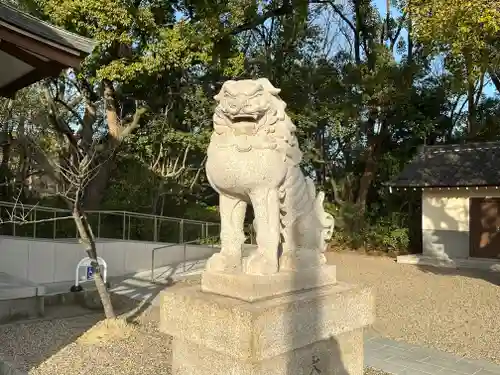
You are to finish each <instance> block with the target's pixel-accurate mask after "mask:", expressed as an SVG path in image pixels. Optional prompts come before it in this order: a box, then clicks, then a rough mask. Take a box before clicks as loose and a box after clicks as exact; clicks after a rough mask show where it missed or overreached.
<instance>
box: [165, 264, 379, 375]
mask: <svg viewBox="0 0 500 375" xmlns="http://www.w3.org/2000/svg"><path fill="white" fill-rule="evenodd" d="M326 270H327V268H325V269H323V270H322V271H321V270H318V269H316V270H314V269H312V270H311V271H310V272H316V273H317V272H319V275H323V276H322V277H319V283H320V284H322V283H323V284H324V283H325V280H326V278H327V276H326V273H325V272H326ZM308 272H309V271H308ZM212 276H213V275H212ZM240 276H241V277H243V279H242V280H244V282H246V283H248V282H250V283H251V282H252V280H251V279H247V278H248V275H240ZM289 276H290V275H289ZM281 277H282V279H281V280H282V281H281V282H278V284H279V285H280V287H279V288H278V289H280V288H283V286H284V285H285V284H286V283H287V282H285V281H283V280H287V276H283V275H282V276H281ZM303 277H304V278H303V279H299V281H298V282H297V283H298V284H297V285H299V284H300V282H301V280H302V282H305V283H306V284H307V285H308V286H309V287H311V285H313V284H312V280H313V279H314V277H313V276H311V275H310V276H309V277H307V276H304V275H303ZM214 278H219V280H222V276H221V275H216V276H213V277H211V278H209V279H206V280H205V281H207V280H209V281H210V282H208V284H207V282H205V289H207V288H206V287H207V285H212V286H213V287H214V288H215V284H214V283H213V281H214V280H215V279H214ZM231 280H232V281H231ZM321 280H323V282H321ZM255 281H256V280H253V282H255ZM240 282H241V281H239V280H238V277H237V276H235V275H233V276H228V279H227V280H226V283H229V284H226V285H221V288H222V289H223V290H224V291H225V294H231V293H232V292H231V287H230V286H231V285H232V286H233V287H234V288H235V289H233V290H237V286H238V284H239V283H240ZM265 282H266V283H268V284H267V285H268V286H269V287H270V288H271V289H272V288H273V286H272V281H271V282H270V280H266V281H265ZM269 282H270V283H269ZM231 283H232V284H231ZM288 283H290V284H289V285H290V286H293V285H292V284H293V283H292V281H291V279H289V281H288ZM261 284H262V285H265V284H264V283H261ZM259 285H260V284H259V283H258V282H257V283H256V284H255V283H254V287H253V288H252V287H247V289H245V290H243V292H241V290H239V291H238V293H236V294H238V295H237V296H236V297H237V298H234V297H228V296H223V295H220V294H214V293H209V292H205V291H202V290H201V288H200V286H194V287H186V288H182V289H177V290H174V291H168V290H166V291H164V292H162V304H161V320H160V321H161V323H160V329H161V331H162V332H164V333H166V334H169V335H171V336H173V338H174V339H173V363H172V373H173V374H174V375H229V374H234V375H264V374H265V375H311V374H322V375H330V374H332V375H333V374H337V375H362V374H363V327H365V326H367V325H369V324H371V323H372V322H373V316H374V299H373V295H372V292H371V290H370V289H367V288H361V287H357V286H353V285H348V284H344V283H340V282H339V283H335V284H331V285H322V286H319V287H315V288H314V287H312V288H309V289H305V288H303V287H299V286H297V287H295V288H292V289H295V291H293V292H291V293H288V294H280V295H275V296H269V295H268V296H267V297H266V298H261V297H262V296H263V288H261V287H260V286H259ZM301 289H302V290H301ZM281 291H282V292H284V290H281ZM273 293H278V290H274V291H273ZM268 294H269V293H268ZM244 299H250V300H252V302H249V301H245V300H244Z"/></svg>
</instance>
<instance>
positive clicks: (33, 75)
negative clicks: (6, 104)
mask: <svg viewBox="0 0 500 375" xmlns="http://www.w3.org/2000/svg"><path fill="white" fill-rule="evenodd" d="M63 68H64V67H63V66H61V65H59V64H57V65H56V66H54V68H53V69H52V70H50V71H49V70H45V71H43V70H38V69H35V70H32V71H31V72H29V73H27V74H25V75H24V76H22V77H20V78H18V79H16V80H15V81H13V82H11V83H9V84H7V85H6V86H4V87H2V88H1V89H0V96H3V97H5V98H13V97H14V95H15V93H16V92H17V91H18V90H21V89H22V88H24V87H26V86H29V85H32V84H33V83H35V82H38V81H41V80H42V79H44V78H47V77H57V76H58V75H59V73H60V72H61V70H62V69H63Z"/></svg>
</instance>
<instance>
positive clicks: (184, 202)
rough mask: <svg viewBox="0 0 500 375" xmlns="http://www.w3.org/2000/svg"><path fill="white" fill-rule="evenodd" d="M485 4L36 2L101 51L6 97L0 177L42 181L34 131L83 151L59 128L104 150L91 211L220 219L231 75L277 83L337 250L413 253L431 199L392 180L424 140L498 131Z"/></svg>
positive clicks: (31, 193) (491, 22)
mask: <svg viewBox="0 0 500 375" xmlns="http://www.w3.org/2000/svg"><path fill="white" fill-rule="evenodd" d="M445 3H446V4H445ZM487 3H488V1H483V2H479V3H478V4H479V5H477V6H475V5H470V4H472V3H471V2H458V1H452V2H444V1H443V2H440V0H432V1H428V2H423V1H422V2H419V1H417V0H415V2H413V3H410V4H406V3H395V4H393V5H394V7H392V8H390V9H389V11H387V12H380V11H379V10H378V9H377V8H376V7H375V4H374V2H372V1H369V0H347V1H344V2H342V3H336V2H330V1H321V0H309V1H307V0H266V1H263V0H238V1H236V0H234V1H233V0H230V1H225V2H218V1H217V2H216V1H208V2H207V1H197V0H192V1H186V0H172V1H160V0H158V1H156V0H155V1H147V2H146V1H127V0H119V1H116V0H29V1H24V5H25V6H27V8H28V9H30V10H31V11H32V12H34V13H36V14H37V15H38V16H40V17H42V18H45V19H47V20H49V21H51V22H53V23H56V24H58V25H60V26H63V27H65V28H67V29H69V30H71V31H74V32H78V33H80V34H82V35H85V36H88V37H92V38H95V39H96V40H97V41H98V47H97V48H96V50H95V51H94V53H93V54H92V55H91V56H90V57H89V58H88V59H87V60H86V61H85V63H84V64H83V66H82V67H81V69H80V70H79V71H76V72H65V73H64V74H63V75H61V77H59V78H58V79H55V80H52V81H48V82H45V83H44V84H42V85H38V86H37V85H35V86H33V87H31V88H29V89H26V90H24V91H22V92H20V93H19V100H17V99H16V101H15V105H13V103H12V102H8V101H3V102H0V110H3V111H4V112H2V114H4V113H9V115H8V116H7V117H5V116H4V117H1V118H2V123H1V125H2V126H3V127H2V129H3V130H2V134H4V133H5V134H7V138H6V139H8V142H7V143H3V145H8V146H9V147H8V148H7V147H5V148H4V149H3V154H2V158H3V159H2V165H1V168H2V169H1V172H0V173H2V176H5V177H2V178H5V179H6V182H7V185H8V186H17V185H21V186H25V187H28V186H29V185H30V184H32V182H30V181H33V180H30V179H28V177H27V175H26V174H23V173H19V170H24V169H23V168H25V169H26V168H27V170H30V171H33V172H40V173H41V174H43V173H44V172H43V168H41V167H40V166H39V165H38V164H37V162H36V160H34V158H33V157H32V155H33V150H30V149H22V148H19V147H18V146H16V147H14V145H15V144H16V142H15V141H16V139H17V137H18V132H20V133H22V132H21V131H20V130H19V129H21V130H22V129H23V126H21V124H29V125H30V126H29V128H30V131H33V132H35V133H36V134H43V137H40V142H37V144H38V145H39V146H40V148H42V149H44V150H45V151H48V154H49V155H53V157H54V158H57V157H61V155H64V152H67V150H68V149H67V146H68V142H70V141H71V137H69V136H68V134H67V133H65V132H64V131H63V129H61V128H60V127H58V126H55V125H57V124H60V123H65V124H66V125H67V126H68V127H69V128H70V129H72V131H73V132H75V133H76V134H84V133H85V132H87V133H85V134H92V137H94V138H97V139H98V140H99V143H100V145H101V147H100V148H99V151H98V154H99V155H98V159H99V163H101V164H100V172H99V173H98V175H97V176H96V177H95V178H94V179H93V180H92V184H90V185H89V188H88V194H87V195H86V199H87V201H88V205H89V207H94V208H107V209H120V210H129V211H141V212H145V213H155V214H160V215H166V216H184V217H190V218H193V219H205V220H216V219H217V209H216V206H217V195H216V194H215V193H214V191H213V190H212V189H211V188H210V187H209V185H208V183H207V181H206V178H205V174H204V170H203V168H204V162H205V151H206V147H207V144H208V141H209V136H210V133H211V129H212V128H211V127H212V124H211V117H212V113H213V106H214V101H213V99H212V98H213V96H214V94H215V93H216V92H217V91H218V89H219V88H220V86H221V84H222V82H223V81H224V80H226V79H229V78H252V77H261V76H266V77H269V78H270V79H271V81H272V82H273V83H274V84H275V85H276V86H279V87H280V88H281V89H282V94H281V95H282V97H283V99H284V100H285V101H286V102H287V104H288V107H287V108H288V112H289V114H290V116H291V118H292V119H293V121H294V123H295V124H296V125H297V127H298V136H299V137H300V142H301V147H302V149H303V151H304V155H305V157H304V162H303V169H304V171H305V172H306V173H308V174H309V175H310V176H311V177H312V178H313V179H314V180H315V182H316V184H317V185H318V187H319V188H321V189H323V190H325V192H326V195H327V200H328V209H329V211H331V212H332V213H333V214H334V215H335V216H336V218H337V220H336V221H337V224H338V230H337V231H336V241H337V243H342V244H348V245H349V246H352V245H354V246H366V247H376V248H381V249H385V250H388V249H393V250H397V249H407V248H408V247H411V240H412V236H413V234H412V233H414V232H417V233H418V220H415V218H419V217H420V216H419V212H418V210H419V199H420V198H419V196H418V194H416V193H415V194H414V193H413V192H412V193H411V194H409V193H404V192H402V193H392V194H390V193H389V192H388V190H387V189H386V188H385V187H384V186H383V182H385V181H387V180H389V179H390V178H391V177H393V176H394V175H396V174H397V173H399V172H400V171H401V169H402V168H403V166H404V165H405V163H407V162H408V161H409V160H410V159H411V158H412V156H413V155H414V154H415V152H416V149H417V147H418V146H419V145H422V144H424V143H426V144H439V143H454V142H462V141H464V140H467V139H477V140H496V139H497V138H498V135H499V125H500V122H499V120H498V118H499V116H498V114H499V112H500V105H499V101H498V98H485V97H484V88H485V86H486V85H487V84H488V82H489V79H490V78H494V76H495V75H494V72H495V71H496V70H495V69H496V67H498V65H495V64H496V63H495V60H494V56H496V55H495V53H496V52H495V49H494V45H495V43H496V42H495V40H496V39H492V38H491V36H495V35H496V34H495V33H497V32H498V28H497V26H495V25H497V24H496V22H498V19H499V18H498V17H496V18H495V17H494V16H495V15H494V14H492V12H494V11H496V10H495V9H496V8H495V9H493V10H488V12H486V13H485V15H481V14H480V13H481V12H480V10H484V9H485V7H486V5H485V4H487ZM466 4H469V5H466ZM474 4H476V3H474ZM467 6H472V8H473V13H472V15H471V16H464V13H463V12H464V11H466V10H467V9H469V8H467ZM450 9H451V10H454V11H453V12H451V11H450ZM430 10H432V15H433V16H432V17H428V14H429V11H430ZM450 14H453V16H451V15H450ZM485 17H486V18H485ZM478 25H479V26H478ZM480 25H483V26H480ZM475 27H476V28H478V27H479V29H480V30H479V31H478V32H477V33H475V32H473V31H472V30H475V29H474V28H475ZM404 31H407V32H404ZM471 34H474V35H473V36H472V38H473V41H472V42H471V41H470V40H468V39H467V36H471ZM485 54H488V58H487V59H486V58H485ZM439 56H444V57H445V58H444V60H443V59H438V58H437V57H439ZM485 61H487V62H488V64H486V63H485ZM47 90H48V91H47ZM47 93H48V94H49V95H48V96H47V95H46V94H47ZM24 98H30V99H29V100H28V99H24ZM9 103H10V104H9ZM2 108H4V109H2ZM9 108H10V109H9ZM14 108H15V112H12V111H14ZM48 109H51V110H52V112H51V113H55V114H57V117H56V119H58V121H56V122H55V123H54V117H50V116H47V113H48V112H47V111H48ZM8 111H11V112H8ZM23 111H25V112H26V115H23ZM0 115H1V114H0ZM7 118H8V119H9V120H8V121H7V120H6V119H7ZM23 119H24V120H23ZM21 120H23V121H21ZM24 128H27V127H26V126H24ZM89 130H91V131H90V133H89V132H88V131H89ZM42 139H43V142H41V140H42ZM23 152H24V154H23ZM22 160H24V162H23V163H24V164H23V163H21V161H22ZM21 165H25V166H26V165H27V167H21ZM13 191H14V189H11V190H9V191H5V194H10V195H12V192H13ZM25 191H26V197H24V199H26V200H29V199H31V200H39V199H40V194H41V193H40V192H39V189H33V187H32V186H31V185H30V188H29V189H25ZM248 219H249V220H251V214H249V217H248ZM415 228H416V229H415ZM141 231H142V232H141ZM148 231H151V228H149V227H147V226H144V227H142V228H140V229H138V232H141V233H143V232H144V233H146V232H148Z"/></svg>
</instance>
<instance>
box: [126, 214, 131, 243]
mask: <svg viewBox="0 0 500 375" xmlns="http://www.w3.org/2000/svg"><path fill="white" fill-rule="evenodd" d="M130 218H131V216H130V215H128V231H127V239H128V240H129V241H130V227H131V225H130Z"/></svg>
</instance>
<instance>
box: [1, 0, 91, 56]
mask: <svg viewBox="0 0 500 375" xmlns="http://www.w3.org/2000/svg"><path fill="white" fill-rule="evenodd" d="M0 21H2V22H4V23H7V24H10V25H12V26H15V27H17V28H19V29H22V30H24V31H27V32H30V33H32V34H35V35H37V36H39V37H42V38H45V39H47V40H50V41H52V42H55V43H57V44H60V45H62V46H65V47H69V48H72V49H75V50H77V51H79V52H82V53H86V54H90V53H91V52H92V50H93V49H94V46H95V42H94V41H92V40H91V39H88V38H84V37H82V36H80V35H77V34H74V33H71V32H69V31H66V30H64V29H61V28H59V27H56V26H53V25H51V24H49V23H47V22H44V21H42V20H39V19H38V18H36V17H33V16H31V15H29V14H27V13H24V12H22V11H20V10H17V9H15V8H13V7H11V6H9V5H7V4H4V3H1V2H0Z"/></svg>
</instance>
